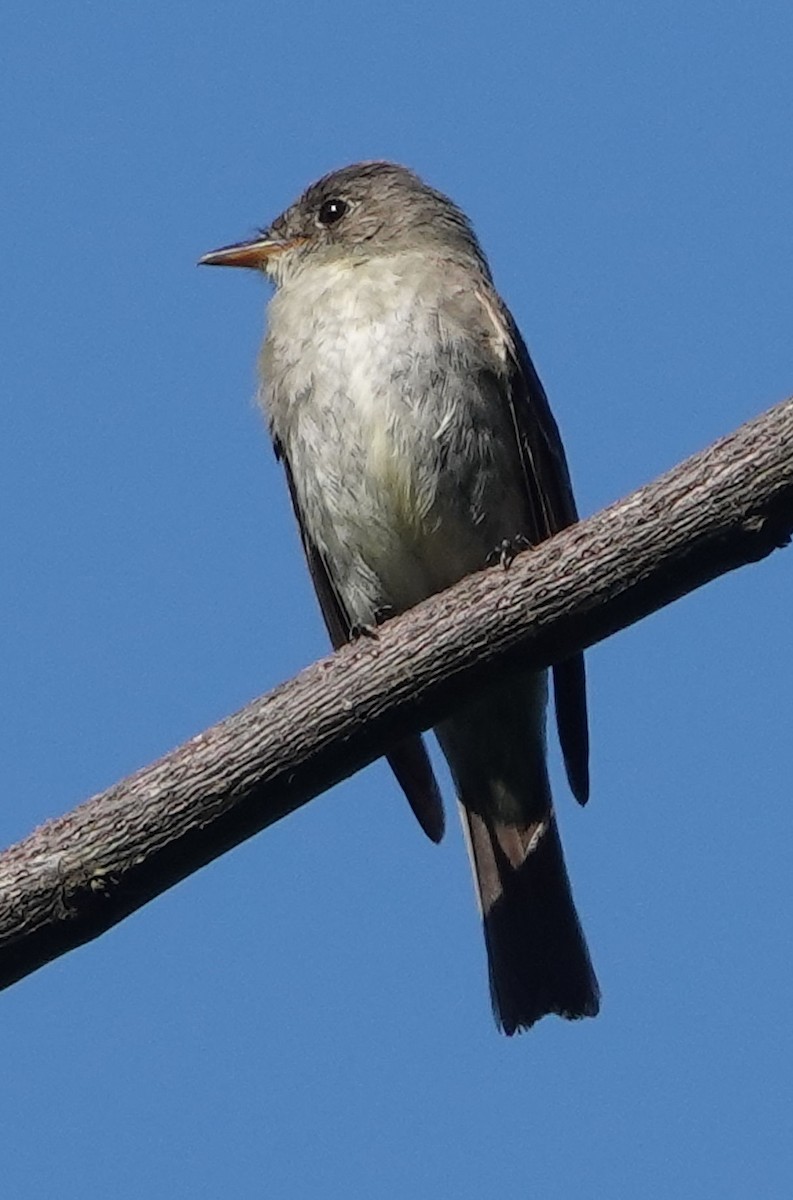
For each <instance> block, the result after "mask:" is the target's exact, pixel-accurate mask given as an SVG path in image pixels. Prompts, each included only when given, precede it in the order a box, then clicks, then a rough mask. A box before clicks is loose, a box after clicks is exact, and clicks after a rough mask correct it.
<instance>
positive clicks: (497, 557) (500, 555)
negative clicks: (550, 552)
mask: <svg viewBox="0 0 793 1200" xmlns="http://www.w3.org/2000/svg"><path fill="white" fill-rule="evenodd" d="M531 548H532V543H531V542H530V541H529V539H528V538H527V537H526V536H525V535H524V534H522V533H516V534H515V536H514V537H511V538H502V539H501V541H500V542H499V543H498V545H497V546H496V547H495V549H493V550H491V551H490V553H489V554H488V556H487V558H486V559H485V562H486V563H487V565H488V566H489V567H494V566H495V565H496V563H500V564H501V566H502V567H503V568H504V570H505V571H507V570H509V568H510V567H511V566H512V563H513V560H514V559H515V558H517V556H518V555H519V554H520V552H521V550H531Z"/></svg>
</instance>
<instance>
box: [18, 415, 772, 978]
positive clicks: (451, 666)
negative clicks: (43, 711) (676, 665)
mask: <svg viewBox="0 0 793 1200" xmlns="http://www.w3.org/2000/svg"><path fill="white" fill-rule="evenodd" d="M792 532H793V400H788V401H786V402H785V403H783V404H780V405H778V406H777V407H776V408H773V409H771V410H770V411H769V412H767V413H765V414H763V415H762V416H760V417H757V418H756V419H755V420H753V421H750V422H749V423H748V424H746V425H743V426H742V427H741V428H740V429H738V430H737V431H736V432H735V433H733V434H731V435H730V436H729V437H726V438H724V439H722V441H720V442H718V443H716V444H715V445H714V446H712V447H710V448H709V449H708V450H705V451H703V452H702V453H700V454H697V455H695V456H694V457H693V458H690V459H688V460H687V461H686V462H684V463H682V464H681V465H680V466H678V467H676V468H675V469H674V470H672V471H670V472H669V473H668V474H666V475H664V476H662V477H661V478H660V479H658V480H657V481H656V482H654V483H652V484H649V485H647V486H646V487H643V488H641V489H640V490H639V491H637V492H634V493H632V494H631V495H630V496H628V497H627V498H626V499H624V500H621V501H620V502H619V503H618V504H615V505H612V506H611V507H610V508H608V509H606V510H604V511H603V512H601V513H598V514H597V515H596V516H594V517H592V518H590V519H589V520H587V521H584V522H582V523H580V524H579V525H576V526H574V527H572V528H571V529H568V530H565V531H564V532H563V533H562V534H560V535H559V536H557V537H555V538H553V539H552V540H551V541H549V542H545V543H544V544H543V545H542V546H540V547H538V548H537V549H534V550H530V551H528V552H527V553H525V554H521V555H520V556H519V557H518V558H516V559H515V561H514V563H513V564H512V566H511V567H510V569H509V570H508V571H506V572H505V571H503V570H502V569H501V568H500V567H495V568H493V569H491V570H487V571H483V572H482V573H480V574H478V575H475V576H472V577H470V578H469V579H465V580H463V581H462V582H461V583H460V584H458V585H457V586H456V587H454V588H451V589H450V590H449V591H447V592H444V593H442V594H441V595H438V596H435V597H433V598H432V599H430V600H428V601H426V602H425V603H424V604H421V605H419V606H418V607H417V608H415V609H412V610H411V611H410V612H409V613H406V614H405V615H404V616H402V617H399V618H397V619H395V620H394V621H391V622H388V624H387V625H385V626H383V627H382V629H381V630H380V631H379V634H378V636H377V638H375V639H370V638H362V639H360V640H359V641H358V642H357V643H356V644H354V645H352V646H348V647H345V648H344V649H342V650H341V651H339V652H338V653H337V654H335V655H333V656H332V657H330V658H326V659H323V660H322V661H320V662H318V663H316V664H314V666H311V667H309V668H307V669H306V670H305V671H302V672H301V673H300V674H299V675H298V676H297V677H296V678H295V679H292V680H291V681H290V682H289V683H285V684H283V685H282V686H280V687H278V688H276V689H275V690H274V691H273V692H270V693H269V694H268V695H266V696H264V697H263V698H262V699H260V700H256V701H254V703H252V704H250V705H248V706H247V707H246V708H244V709H243V710H242V711H241V712H239V713H237V714H236V715H235V716H232V717H229V718H227V719H226V720H225V721H222V722H221V723H220V724H219V725H215V726H213V728H211V729H209V730H207V731H206V732H205V733H202V734H199V735H198V736H197V737H194V738H192V739H191V740H190V741H189V742H187V743H185V745H183V746H181V747H179V749H177V750H174V751H173V752H172V753H171V754H168V755H166V757H165V758H163V759H161V760H160V761H159V762H156V763H154V764H153V765H152V766H150V767H147V768H146V769H145V770H142V771H139V772H138V773H137V774H135V775H133V776H131V777H130V778H129V779H126V780H124V781H123V782H121V783H119V784H117V785H116V786H115V787H112V788H110V789H109V790H108V791H106V792H103V793H102V794H101V795H98V796H95V797H94V798H93V799H91V800H88V801H87V802H86V803H85V804H83V805H81V806H80V807H79V808H77V809H75V810H74V811H73V812H71V813H68V814H67V815H66V816H64V817H60V818H59V819H57V820H55V821H51V822H48V823H47V824H46V825H43V826H42V827H41V828H40V829H37V830H36V831H35V832H34V833H32V834H31V835H30V836H29V837H28V838H26V839H25V841H23V842H20V843H19V844H18V845H16V846H13V847H11V849H9V850H7V851H5V852H4V853H3V854H2V855H0V987H5V986H8V985H9V984H10V983H13V982H14V981H15V980H17V979H19V978H21V977H22V976H24V975H26V974H28V973H29V972H31V971H33V970H35V969H36V968H37V967H40V966H42V965H43V964H44V963H46V962H48V961H49V960H50V959H52V958H55V957H56V956H57V955H59V954H63V953H65V952H66V951H67V950H70V949H73V948H74V947H75V946H78V945H80V944H82V943H83V942H86V941H89V940H90V939H91V938H94V937H96V936H97V935H98V934H100V933H103V932H104V931H105V930H106V929H109V928H110V927H111V926H112V925H114V924H116V922H118V921H120V920H122V918H123V917H125V916H127V915H128V914H129V913H131V912H133V911H134V910H135V909H137V908H139V907H140V906H141V905H143V904H145V903H146V902H147V901H148V900H151V899H152V898H153V897H154V896H157V895H159V893H160V892H163V891H165V890H166V888H168V887H170V886H171V885H172V884H174V883H176V882H178V881H179V880H180V879H183V878H184V877H185V876H186V875H189V874H190V873H191V872H193V871H195V870H197V869H198V868H199V867H201V866H203V865H204V864H205V863H207V862H209V861H210V860H211V859H213V858H216V857H217V856H218V855H220V854H222V853H223V852H224V851H225V850H228V849H229V848H231V847H232V846H235V845H237V844H238V843H239V842H241V841H243V840H244V839H245V838H247V837H250V836H251V834H253V833H256V832H258V831H259V830H260V829H264V828H265V827H266V826H267V825H271V824H272V823H273V822H275V821H277V820H279V819H280V818H281V817H283V816H285V815H286V814H287V813H290V812H292V811H293V810H294V809H296V808H298V807H299V806H300V805H302V804H305V803H306V802H307V801H308V800H310V799H312V797H314V796H316V795H317V794H318V793H319V792H322V791H324V790H325V789H326V788H328V787H330V786H331V785H332V784H334V783H336V782H337V781H338V780H340V779H343V778H344V777H345V776H347V775H350V774H351V773H352V772H353V771H356V770H358V768H359V767H362V766H364V765H365V764H366V763H368V762H371V761H372V760H373V759H375V758H377V757H379V756H380V755H381V754H383V753H384V751H385V750H386V749H387V748H388V746H389V745H391V744H393V742H394V741H396V740H397V739H398V738H400V737H401V736H403V735H404V734H406V733H408V732H415V731H417V730H419V729H426V728H428V727H429V726H430V725H432V724H434V723H435V722H436V721H437V720H438V718H439V717H440V716H442V715H443V714H444V713H445V712H447V711H448V710H449V709H450V708H452V707H453V706H454V703H455V702H459V700H460V699H461V698H463V697H464V696H465V695H466V694H468V693H470V692H471V691H475V690H476V688H477V687H478V685H479V683H480V681H481V680H482V679H483V677H484V676H485V675H486V674H487V673H488V672H492V671H494V670H496V669H498V670H501V671H502V672H504V671H506V672H509V671H512V670H514V669H515V667H516V666H518V665H519V666H520V667H521V669H525V668H526V667H527V666H530V667H546V666H549V665H550V664H552V663H553V662H555V661H559V660H562V659H564V658H566V657H568V656H569V655H570V654H572V653H574V652H575V651H578V650H581V649H584V648H586V647H587V646H591V645H592V644H593V643H595V642H598V641H600V640H601V639H603V638H605V637H608V636H609V634H611V633H614V632H615V631H616V630H618V629H622V628H624V627H625V626H627V625H630V624H632V623H633V622H635V621H638V620H640V619H641V618H642V617H644V616H647V615H648V614H649V613H651V612H654V611H655V610H656V609H659V608H661V607H663V606H664V605H665V604H668V603H670V602H671V601H672V600H675V599H677V597H679V596H682V595H684V594H686V593H687V592H690V591H693V590H694V589H695V588H697V587H700V586H701V585H702V584H704V583H707V582H708V581H709V580H711V579H714V578H716V576H718V575H721V574H723V573H725V572H726V571H729V570H732V569H733V568H735V567H739V566H742V565H744V564H746V563H749V562H754V561H756V560H759V559H761V558H764V557H765V556H766V555H767V554H770V552H771V551H772V550H774V549H775V548H776V547H778V546H782V545H784V544H785V543H786V542H787V541H788V540H789V539H790V536H791V533H792Z"/></svg>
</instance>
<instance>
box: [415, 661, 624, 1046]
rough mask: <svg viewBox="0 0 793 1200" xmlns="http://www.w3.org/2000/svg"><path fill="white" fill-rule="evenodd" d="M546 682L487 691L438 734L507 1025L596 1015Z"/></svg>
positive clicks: (494, 988)
mask: <svg viewBox="0 0 793 1200" xmlns="http://www.w3.org/2000/svg"><path fill="white" fill-rule="evenodd" d="M545 689H546V683H545V677H544V676H542V675H530V676H525V677H523V678H519V679H517V680H514V679H513V681H512V682H511V685H508V686H506V687H505V686H504V684H503V683H501V684H499V685H498V686H496V687H493V688H487V689H485V690H484V691H483V692H482V693H481V694H480V695H479V697H477V699H476V700H474V701H472V702H469V703H468V704H466V705H465V706H463V708H462V709H458V710H457V711H456V712H455V713H454V715H453V716H452V717H451V718H449V719H448V720H446V721H444V722H443V723H442V724H441V725H440V726H439V727H438V728H437V729H436V733H437V735H438V739H439V741H440V744H441V748H442V749H443V752H444V754H445V755H446V758H447V759H448V762H449V766H450V768H451V772H452V776H453V778H454V782H455V785H456V788H457V795H458V798H459V800H460V804H461V807H462V815H463V823H464V825H465V828H466V831H467V834H468V843H469V849H470V853H471V862H472V865H473V868H474V877H475V882H476V887H477V892H478V895H479V903H480V908H481V911H482V919H483V921H484V929H485V941H486V943H487V956H488V963H489V968H490V992H491V996H492V1000H493V1010H494V1012H495V1016H496V1020H497V1022H498V1024H499V1026H500V1027H501V1028H502V1029H503V1030H504V1032H505V1033H508V1034H511V1033H515V1032H516V1031H517V1030H519V1029H528V1028H529V1026H530V1025H533V1024H534V1022H535V1021H538V1020H539V1019H540V1017H543V1016H545V1015H546V1013H558V1014H559V1015H560V1016H562V1017H568V1018H575V1017H593V1016H595V1015H596V1013H597V1011H598V1007H599V1002H600V993H599V989H598V984H597V979H596V978H595V972H594V970H593V968H592V963H591V961H590V958H589V951H588V950H587V946H586V942H585V940H584V935H583V933H582V931H581V926H580V924H579V921H578V914H577V913H576V910H575V905H574V903H573V897H572V893H571V891H570V881H569V879H568V876H567V868H566V867H565V862H564V856H563V854H562V844H561V841H560V839H559V831H558V829H557V827H556V818H555V816H554V812H553V804H552V801H551V789H550V784H549V781H548V771H547V767H546V761H545V759H546V752H545V703H546V690H545Z"/></svg>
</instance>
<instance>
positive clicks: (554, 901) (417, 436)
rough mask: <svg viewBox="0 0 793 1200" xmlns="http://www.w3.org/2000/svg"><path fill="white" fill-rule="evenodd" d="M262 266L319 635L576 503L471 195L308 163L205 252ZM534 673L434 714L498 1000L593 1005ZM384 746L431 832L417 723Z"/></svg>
mask: <svg viewBox="0 0 793 1200" xmlns="http://www.w3.org/2000/svg"><path fill="white" fill-rule="evenodd" d="M201 262H202V263H207V264H210V265H215V266H233V267H253V268H257V269H260V270H262V271H264V272H265V273H266V274H267V275H268V276H269V278H270V279H271V280H272V281H273V283H274V284H275V289H276V290H275V295H274V297H273V298H272V300H271V302H270V304H269V308H268V331H267V335H266V338H265V341H264V346H263V348H262V352H261V358H260V368H261V402H262V406H263V408H264V410H265V413H266V415H267V419H268V422H269V426H270V431H271V433H272V437H273V441H274V444H275V449H276V452H277V454H278V456H279V458H280V459H281V462H282V463H283V465H284V469H285V471H286V478H287V482H288V485H289V490H290V493H291V497H292V503H293V505H294V509H295V514H296V516H297V520H298V524H299V526H300V532H301V536H302V541H303V548H304V550H305V553H306V558H307V559H308V565H309V568H310V570H311V574H312V577H313V580H314V586H315V588H316V591H317V595H318V597H319V602H320V605H321V607H322V612H323V614H324V617H325V622H326V624H327V626H328V630H329V632H330V636H331V638H332V640H333V644H334V645H335V646H339V645H341V644H343V643H344V642H346V641H348V640H349V639H350V637H351V636H352V635H353V633H354V631H355V630H356V629H358V628H360V627H365V626H371V625H373V624H375V623H376V622H377V621H378V620H380V619H382V616H383V614H393V613H400V612H404V611H405V609H408V608H410V607H411V606H412V605H414V604H417V603H418V602H419V601H421V600H424V599H425V598H426V597H427V596H430V595H432V594H433V593H435V592H439V591H441V590H442V589H444V588H446V587H449V586H450V585H451V584H453V583H455V582H457V581H458V580H459V579H461V578H462V577H463V576H465V575H468V574H471V573H472V572H474V571H478V570H480V569H482V568H483V567H484V566H485V565H486V564H487V562H488V560H491V561H492V555H493V552H494V551H497V550H498V549H499V548H501V547H512V546H518V547H519V546H521V545H525V544H531V545H536V544H537V543H538V542H541V541H542V540H543V539H544V538H547V537H550V536H551V535H552V534H554V533H556V532H557V531H558V530H560V529H562V528H563V527H564V526H566V525H569V524H571V523H572V522H573V521H575V520H576V519H577V513H576V508H575V501H574V499H573V493H572V488H571V485H570V477H569V474H568V469H567V463H566V460H565V455H564V450H563V447H562V443H561V439H560V437H559V432H558V429H557V427H556V423H555V421H554V419H553V416H552V415H551V411H550V408H549V406H548V401H547V399H546V396H545V392H544V391H543V387H542V384H541V383H540V380H539V378H538V376H537V373H536V371H535V369H534V366H533V364H532V361H531V358H530V357H529V353H528V350H527V349H526V346H525V344H524V342H523V339H522V338H521V336H520V333H519V332H518V329H517V326H516V325H515V322H514V321H513V319H512V316H511V315H510V313H509V311H508V309H507V308H506V306H505V304H504V302H503V301H502V300H501V298H500V296H499V295H498V292H497V291H496V290H495V287H494V284H493V281H492V278H491V274H490V269H489V267H488V264H487V260H486V259H485V256H484V254H483V252H482V250H481V248H480V246H479V243H478V241H477V239H476V235H475V234H474V232H473V229H472V227H471V225H470V223H469V221H468V219H467V218H466V216H465V215H464V214H463V213H462V212H461V211H460V209H459V208H457V207H456V205H454V204H453V203H452V201H451V200H449V199H448V198H447V197H446V196H444V195H442V194H441V193H440V192H437V191H435V190H434V189H433V188H430V187H428V186H427V185H426V184H424V183H423V182H422V181H421V180H420V179H419V178H418V177H417V176H416V175H414V174H413V173H412V172H411V171H409V170H407V169H406V168H405V167H401V166H397V165H395V164H393V163H387V162H372V163H360V164H356V165H354V166H350V167H345V168H343V169H342V170H340V171H335V172H334V173H332V174H330V175H326V176H325V177H324V178H323V179H320V180H319V181H318V182H317V183H315V184H312V186H311V187H309V188H308V189H307V191H306V192H304V194H303V195H302V196H301V197H300V198H299V200H297V202H296V203H295V204H293V205H292V206H291V208H288V209H287V210H286V212H284V213H283V214H282V215H281V216H280V217H278V218H277V219H276V220H275V221H273V223H272V225H270V227H269V228H268V229H266V230H264V231H263V232H262V234H261V236H258V237H256V238H254V239H253V240H252V241H248V242H242V243H238V244H236V245H233V246H227V247H224V248H223V249H220V250H216V251H213V252H212V253H211V254H207V255H205V256H204V257H203V258H202V259H201ZM553 682H554V698H555V707H556V717H557V724H558V728H559V738H560V742H561V746H562V750H563V754H564V759H565V764H566V768H567V775H568V779H569V781H570V786H571V789H572V791H573V793H574V794H575V796H576V798H577V799H578V800H579V801H580V802H581V803H582V804H583V803H584V802H585V801H586V799H587V795H588V788H589V780H588V734H587V714H586V695H585V681H584V665H583V657H582V656H581V655H576V656H575V657H574V658H572V659H569V660H568V661H567V662H563V663H560V664H558V665H557V666H555V667H554V669H553ZM546 706H547V673H546V672H542V673H537V672H526V673H524V674H523V675H517V676H512V675H510V678H509V680H508V681H504V680H500V679H498V678H494V679H493V681H492V683H489V684H487V685H486V686H485V687H484V688H483V689H482V690H481V691H480V693H479V694H478V695H477V696H476V697H474V698H472V699H470V700H468V701H466V702H465V703H464V704H462V705H461V706H460V707H458V708H457V709H456V710H455V711H454V712H453V713H452V714H451V715H450V716H449V717H448V718H447V719H446V720H444V721H442V722H441V723H440V724H439V725H438V726H437V728H436V729H435V733H436V734H437V737H438V741H439V742H440V745H441V748H442V750H443V753H444V755H445V756H446V759H447V761H448V763H449V767H450V769H451V774H452V777H453V779H454V783H455V787H456V790H457V795H458V798H459V801H460V805H461V810H462V814H463V819H464V824H465V826H466V828H467V832H468V841H469V845H470V851H471V859H472V862H473V868H474V874H475V877H476V885H477V889H478V893H479V900H480V905H481V909H482V914H483V918H484V929H485V939H486V943H487V952H488V961H489V968H490V987H491V996H492V1001H493V1008H494V1011H495V1015H496V1019H497V1021H498V1023H499V1024H500V1026H501V1027H502V1028H503V1029H504V1031H505V1032H506V1033H514V1032H515V1031H516V1030H518V1029H524V1028H528V1027H529V1026H530V1025H532V1024H533V1023H534V1022H535V1021H536V1020H538V1019H539V1018H540V1017H542V1016H544V1015H545V1014H546V1013H558V1014H560V1015H561V1016H563V1017H571V1018H572V1017H583V1016H594V1015H595V1014H596V1013H597V1011H598V1005H599V991H598V985H597V980H596V978H595V975H594V971H593V969H592V964H591V962H590V958H589V953H588V951H587V947H586V943H585V941H584V937H583V934H582V932H581V927H580V925H579V921H578V916H577V914H576V910H575V907H574V905H573V899H572V896H571V893H570V884H569V880H568V877H567V871H566V868H565V864H564V859H563V856H562V848H561V843H560V840H559V834H558V831H557V827H556V821H555V817H554V811H553V803H552V799H551V791H550V786H549V782H548V771H547V766H546V746H545V714H546ZM388 759H389V762H390V764H391V766H392V768H393V770H394V772H395V774H396V776H397V779H398V780H399V782H400V784H401V785H402V788H403V789H404V791H405V793H406V795H407V798H408V800H409V801H410V804H411V806H412V808H413V810H414V812H415V813H416V816H417V817H418V819H419V821H420V823H421V825H422V826H423V828H424V830H425V831H426V832H427V834H428V835H429V836H430V837H431V838H432V839H433V840H435V841H438V840H440V838H441V836H442V833H443V809H442V805H441V800H440V794H439V791H438V787H437V784H436V781H435V778H434V775H433V772H432V768H431V766H430V762H429V758H428V756H427V752H426V749H425V746H424V743H423V741H422V739H421V738H420V737H418V736H416V737H411V738H409V739H407V740H405V741H404V742H402V743H400V744H399V745H397V746H395V747H394V748H393V749H392V751H391V753H390V754H389V756H388Z"/></svg>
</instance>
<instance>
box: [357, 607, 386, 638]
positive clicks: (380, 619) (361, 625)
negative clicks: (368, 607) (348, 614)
mask: <svg viewBox="0 0 793 1200" xmlns="http://www.w3.org/2000/svg"><path fill="white" fill-rule="evenodd" d="M393 616H396V613H395V612H394V609H393V608H391V606H390V604H384V605H383V607H382V608H376V609H375V611H374V619H373V620H372V621H356V623H355V624H354V625H353V627H352V629H351V630H350V641H351V642H357V641H358V639H359V638H362V637H367V638H376V637H377V631H378V628H379V626H380V625H382V624H384V622H386V621H389V620H390V619H391V617H393Z"/></svg>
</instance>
